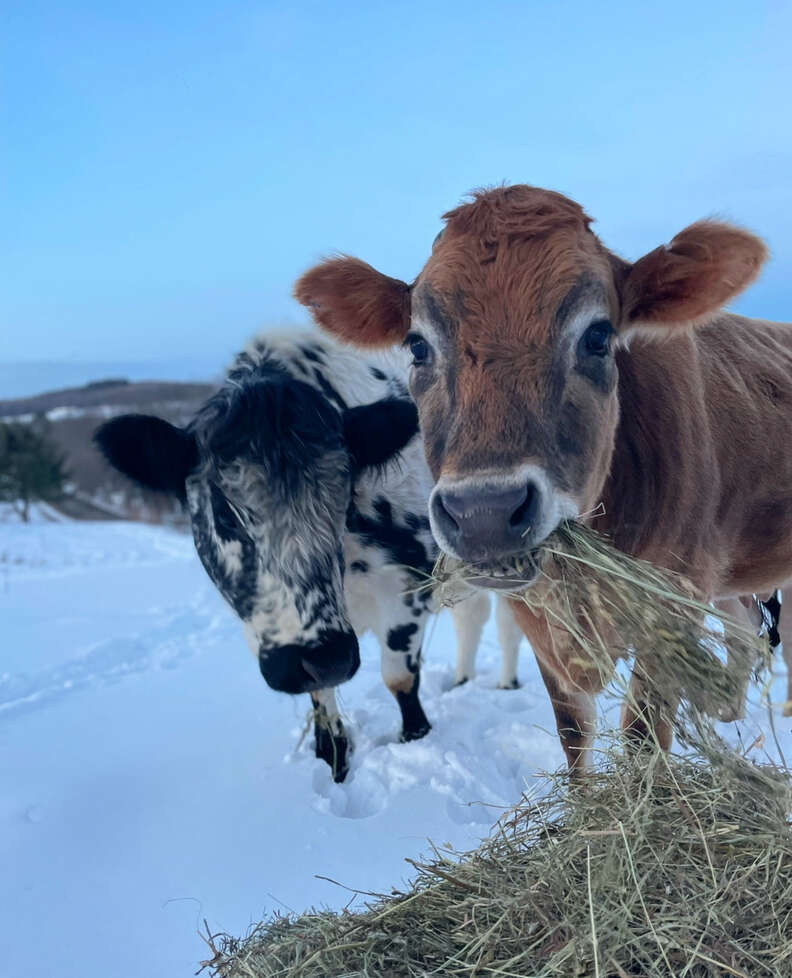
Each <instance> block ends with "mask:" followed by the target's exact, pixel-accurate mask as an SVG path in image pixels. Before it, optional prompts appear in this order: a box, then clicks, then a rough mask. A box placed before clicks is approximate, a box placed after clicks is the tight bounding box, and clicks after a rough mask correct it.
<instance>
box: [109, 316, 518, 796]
mask: <svg viewBox="0 0 792 978" xmlns="http://www.w3.org/2000/svg"><path fill="white" fill-rule="evenodd" d="M405 380H406V362H405V358H404V357H403V356H401V355H399V354H396V355H389V356H388V355H379V356H378V355H372V356H370V357H366V358H362V359H361V357H360V356H359V354H358V353H357V352H356V351H353V350H351V349H349V348H344V347H343V346H341V345H339V344H337V343H335V342H333V341H332V340H330V339H329V338H327V337H324V336H322V335H321V334H316V333H307V332H306V333H304V334H296V335H295V334H290V335H282V336H281V335H266V334H265V335H262V336H259V337H258V338H257V339H255V340H254V341H253V343H252V344H251V345H250V346H249V347H248V349H247V350H245V351H244V352H243V353H241V354H240V355H239V356H238V357H237V359H236V361H235V362H234V364H233V366H232V367H231V369H230V371H229V372H228V374H227V376H226V378H225V381H224V383H223V384H222V386H221V387H220V389H219V390H218V391H217V392H216V393H215V394H214V395H213V396H212V397H211V398H210V399H209V400H208V401H207V402H206V404H205V405H204V406H203V407H202V408H201V409H200V411H199V412H198V413H197V415H196V417H195V418H194V419H193V421H192V422H191V423H190V424H189V425H188V426H187V427H186V428H183V429H182V428H176V427H174V426H173V425H170V424H168V423H167V422H166V421H163V420H161V419H159V418H155V417H150V416H146V415H123V416H120V417H117V418H114V419H112V420H111V421H108V422H107V423H106V424H104V425H102V426H101V427H100V428H99V429H98V431H97V433H96V441H97V443H98V445H99V447H100V448H101V450H102V451H103V452H104V454H105V456H106V457H107V459H108V460H109V461H110V463H111V464H112V465H113V466H114V467H115V468H117V469H118V470H120V471H121V472H123V473H125V474H126V475H128V476H129V477H131V478H132V479H134V480H136V481H137V482H138V483H140V484H141V485H143V486H146V487H147V488H150V489H156V490H162V491H165V492H169V493H172V494H174V495H175V496H178V497H180V498H182V499H183V500H184V501H186V504H187V506H188V508H189V513H190V518H191V523H192V531H193V536H194V539H195V545H196V549H197V551H198V555H199V557H200V559H201V562H202V563H203V565H204V567H205V569H206V571H207V573H208V574H209V577H210V578H211V579H212V581H213V582H214V583H215V585H216V586H217V588H218V589H219V590H220V592H221V593H222V595H223V597H224V598H225V599H226V600H227V601H228V603H229V604H230V605H231V607H232V608H233V609H234V611H235V612H236V614H237V615H238V616H239V618H240V620H241V622H242V625H243V629H244V633H245V636H246V639H247V641H248V644H249V645H250V648H251V649H252V651H253V652H254V654H255V655H256V656H257V658H258V662H259V666H260V669H261V672H262V674H263V676H264V678H265V679H266V681H267V683H268V684H269V685H270V686H271V687H272V688H273V689H276V690H280V691H282V692H286V693H304V692H307V693H310V695H311V699H312V701H313V705H314V711H315V717H316V723H315V733H316V754H317V757H320V758H322V759H324V760H325V761H326V762H327V763H328V764H329V765H330V766H331V768H332V769H333V775H334V777H335V779H336V780H338V781H341V780H343V778H344V777H345V775H346V773H347V770H348V756H347V755H348V751H349V741H348V737H347V733H346V731H345V729H344V725H343V722H342V720H341V717H340V715H339V711H338V706H337V703H336V697H335V687H336V686H337V685H338V684H340V683H343V682H345V681H346V680H348V679H349V678H351V676H353V675H354V673H355V671H356V670H357V668H358V665H359V663H360V658H359V651H358V636H359V635H362V634H363V633H364V632H365V631H367V630H371V631H373V632H374V634H375V635H376V636H377V638H378V640H379V642H380V645H381V648H382V675H383V679H384V681H385V683H386V685H387V686H388V688H389V689H390V691H391V692H392V693H393V695H394V697H395V698H396V701H397V703H398V705H399V708H400V711H401V717H402V735H401V736H402V740H405V741H409V740H415V739H417V738H420V737H423V736H424V735H425V734H426V733H427V732H428V731H429V729H430V724H429V721H428V719H427V717H426V715H425V713H424V711H423V708H422V706H421V702H420V699H419V695H418V694H419V685H420V665H421V642H422V638H423V632H424V628H425V625H426V621H427V617H428V615H429V614H430V611H431V591H430V590H429V589H427V588H426V587H425V585H426V579H427V576H428V575H429V573H430V572H431V569H432V566H433V564H434V561H435V558H436V555H437V547H436V545H435V543H434V541H433V539H432V535H431V532H430V529H429V521H428V518H427V500H428V497H429V492H430V489H431V477H430V475H429V471H428V469H427V466H426V462H425V459H424V455H423V447H422V444H421V441H420V438H419V436H418V425H417V415H416V410H415V407H414V405H413V404H412V402H411V401H410V400H409V399H408V398H407V396H406V386H405ZM452 613H453V615H454V621H455V625H456V628H457V633H458V640H459V657H458V659H459V661H458V667H457V677H456V678H457V681H458V682H459V681H464V680H465V679H466V678H468V677H469V676H470V675H472V666H473V657H474V656H475V651H476V648H477V646H478V644H479V639H480V637H481V632H482V629H483V627H484V624H485V622H486V620H487V618H488V617H489V614H490V599H489V596H488V595H483V594H474V595H473V597H472V598H471V599H470V600H467V601H463V602H461V603H460V604H459V605H458V606H457V607H456V608H455V609H453V612H452ZM499 634H500V637H501V641H502V643H503V645H504V673H503V675H502V677H501V679H502V683H503V684H504V685H506V686H511V685H515V684H516V665H517V647H518V645H519V642H520V639H521V637H522V633H521V631H520V630H519V628H518V627H517V626H516V624H515V623H514V620H513V617H512V616H511V613H510V611H509V609H508V608H502V609H501V612H500V615H499Z"/></svg>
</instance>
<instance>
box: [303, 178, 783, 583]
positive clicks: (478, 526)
mask: <svg viewBox="0 0 792 978" xmlns="http://www.w3.org/2000/svg"><path fill="white" fill-rule="evenodd" d="M445 221H446V226H445V228H444V230H443V231H442V232H441V234H440V235H438V238H437V239H436V241H435V245H434V248H433V251H432V255H431V256H430V258H429V260H428V261H427V263H426V265H425V266H424V268H423V270H422V271H421V274H420V275H419V276H418V279H417V280H416V282H415V283H414V284H413V285H412V287H410V286H408V285H407V284H406V283H404V282H400V281H398V280H396V279H392V278H388V277H386V276H385V275H382V274H381V273H380V272H377V271H376V270H375V269H373V268H372V267H371V266H369V265H366V264H364V263H363V262H361V261H358V260H357V259H353V258H336V259H331V260H329V261H326V262H324V263H323V264H321V265H319V266H317V267H316V268H314V269H312V270H311V271H309V272H307V273H306V274H305V275H304V276H303V277H302V278H301V279H300V281H299V282H298V283H297V286H296V291H295V294H296V296H297V298H298V299H299V301H300V302H302V303H304V304H305V305H307V306H310V307H311V309H312V311H313V314H314V316H315V318H316V320H317V321H318V323H319V324H320V325H321V326H323V327H324V328H325V329H327V330H328V331H330V332H331V333H334V334H335V335H336V336H338V337H339V338H341V339H344V340H346V341H348V342H351V343H354V344H357V345H360V346H386V345H391V344H394V343H398V342H404V343H406V345H408V346H409V348H410V349H411V351H412V354H413V358H414V359H413V367H412V372H411V378H410V390H411V392H412V396H413V398H414V399H415V401H416V403H417V405H418V411H419V416H420V423H421V430H422V433H423V437H424V442H425V446H426V457H427V460H428V462H429V466H430V468H431V470H432V474H433V475H434V478H435V480H436V486H435V488H434V491H433V492H432V496H431V499H430V517H431V522H432V529H433V531H434V534H435V536H436V538H437V541H438V543H439V544H440V546H441V547H442V548H443V549H444V550H446V551H447V552H449V553H451V554H453V555H455V556H457V557H460V558H463V559H465V560H473V561H481V562H485V563H487V564H489V565H495V564H496V563H497V562H499V561H500V560H502V559H505V558H508V557H510V556H512V555H514V554H515V553H518V552H525V551H526V550H530V548H532V547H535V546H536V545H537V544H539V543H541V541H542V540H544V538H545V537H546V536H547V535H548V534H550V533H551V532H552V531H553V530H554V529H555V528H556V526H557V525H558V523H559V522H560V521H561V520H563V519H565V518H568V517H575V516H578V515H580V514H582V513H584V512H586V511H587V510H589V509H590V508H592V507H593V506H594V505H595V504H596V503H597V501H598V498H599V495H600V493H601V491H602V487H603V484H604V481H605V478H606V476H607V474H608V469H609V466H610V461H611V455H612V452H613V443H614V437H615V433H616V428H617V423H618V418H619V401H618V391H617V382H618V373H617V368H616V361H615V355H614V354H615V350H616V349H617V347H619V346H620V345H621V346H625V345H626V344H627V341H628V340H629V338H630V337H631V336H632V335H634V334H635V333H637V332H642V333H647V332H649V331H651V332H652V333H654V334H656V335H658V336H659V335H664V334H667V332H668V331H669V330H675V329H680V328H685V327H690V326H694V325H697V324H699V323H702V322H704V321H706V320H707V319H709V318H711V317H712V315H713V314H714V313H715V312H716V311H717V310H718V309H719V308H720V306H722V305H723V303H725V302H726V301H728V300H729V299H731V298H732V297H733V296H735V295H736V294H737V293H739V292H740V291H741V290H742V289H744V288H745V287H746V286H747V285H748V284H749V283H750V282H751V281H752V280H753V279H754V278H755V276H756V275H757V273H758V270H759V267H760V265H761V263H762V261H763V259H764V257H765V254H766V252H765V248H764V245H763V244H762V243H761V241H759V240H758V239H757V238H755V237H754V236H753V235H750V234H748V233H747V232H745V231H742V230H739V229H737V228H734V227H731V226H729V225H726V224H719V223H715V222H711V221H702V222H699V223H697V224H693V225H691V226H690V227H689V228H686V229H685V230H684V231H682V232H681V233H680V234H678V235H677V236H676V237H675V238H674V240H673V241H672V242H671V244H670V245H667V246H662V247H660V248H657V249H655V250H654V251H652V252H650V253H649V254H648V255H645V256H644V257H643V258H641V259H640V260H639V261H637V262H636V263H635V264H634V265H630V264H628V263H627V262H624V261H622V260H621V259H620V258H618V257H616V256H615V255H614V254H612V253H611V252H610V251H608V250H607V249H606V248H605V247H604V246H603V245H602V243H601V242H600V240H599V239H598V238H597V236H596V235H595V234H594V233H593V232H592V231H591V229H590V226H589V225H590V220H589V218H588V217H587V216H586V214H585V213H584V211H583V209H582V208H581V207H580V206H579V205H578V204H576V203H575V202H574V201H572V200H569V199H568V198H566V197H562V196H561V195H560V194H557V193H553V192H551V191H548V190H539V189H537V188H534V187H528V186H514V187H500V188H497V189H495V190H489V191H485V192H479V193H476V194H475V195H474V197H473V200H472V202H471V203H468V204H463V205H462V206H461V207H458V208H456V210H453V211H450V212H449V213H448V214H446V215H445ZM633 355H635V356H640V351H639V350H636V351H634V353H633Z"/></svg>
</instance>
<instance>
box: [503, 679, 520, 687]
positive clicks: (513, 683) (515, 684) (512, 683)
mask: <svg viewBox="0 0 792 978" xmlns="http://www.w3.org/2000/svg"><path fill="white" fill-rule="evenodd" d="M519 688H520V680H519V679H512V680H510V681H509V682H508V683H498V689H519Z"/></svg>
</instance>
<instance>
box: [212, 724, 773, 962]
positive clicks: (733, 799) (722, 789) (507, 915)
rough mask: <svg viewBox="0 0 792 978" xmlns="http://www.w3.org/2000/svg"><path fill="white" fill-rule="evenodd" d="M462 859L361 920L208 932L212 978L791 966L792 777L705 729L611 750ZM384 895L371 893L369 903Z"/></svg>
mask: <svg viewBox="0 0 792 978" xmlns="http://www.w3.org/2000/svg"><path fill="white" fill-rule="evenodd" d="M548 789H549V790H548V791H547V792H543V791H541V790H539V791H538V792H537V794H536V795H534V800H531V799H524V800H523V801H522V803H521V804H519V805H518V806H517V808H516V809H514V810H513V811H512V812H510V813H508V814H507V815H506V816H504V818H503V819H502V820H501V822H500V823H499V825H498V826H497V828H496V830H495V831H494V832H493V834H492V836H491V838H490V839H489V840H488V841H486V842H485V843H484V844H483V845H482V846H481V847H480V848H479V849H477V850H476V851H474V852H471V853H468V854H466V855H464V856H461V857H460V855H459V854H457V853H455V852H450V851H446V850H435V852H434V854H433V856H432V857H431V858H430V859H429V860H420V861H414V860H409V861H410V862H411V863H412V865H413V867H414V868H415V869H416V870H417V873H418V875H417V878H416V879H415V881H414V882H413V883H412V884H411V885H410V886H409V887H407V888H406V889H405V890H402V891H401V892H399V891H394V893H393V894H392V895H391V896H383V897H381V898H375V899H374V900H370V902H369V905H368V907H367V909H365V910H364V911H363V912H350V911H348V910H345V911H343V912H341V913H338V914H336V913H330V912H328V911H319V910H317V911H312V912H306V913H303V914H300V915H294V916H291V917H289V918H284V917H277V916H276V917H275V918H273V919H271V920H268V921H266V922H264V923H262V924H259V925H258V926H256V927H254V928H252V930H251V931H250V932H249V934H248V935H247V937H244V938H241V939H240V938H235V937H232V936H230V935H226V934H221V935H211V934H210V935H207V937H206V940H207V943H208V944H209V946H210V948H211V952H210V953H211V958H210V960H208V961H206V962H205V965H206V966H207V967H208V968H209V969H210V971H211V973H212V974H213V975H215V976H217V978H326V976H329V975H339V976H340V975H345V976H349V978H367V976H371V978H373V976H375V975H376V976H388V978H424V976H428V975H434V976H437V978H459V976H463V975H469V976H472V975H476V976H479V978H504V976H513V978H519V976H529V975H530V976H534V978H553V976H556V978H557V976H562V975H570V976H571V975H577V976H580V978H639V976H642V978H679V976H682V975H686V976H688V978H726V976H735V978H779V976H781V975H789V974H792V936H790V930H789V921H790V919H792V834H791V833H790V823H789V813H790V785H789V780H788V776H787V775H786V773H784V772H781V771H778V770H777V769H773V768H770V767H761V766H757V765H755V764H753V763H751V761H749V760H748V759H747V758H746V757H745V756H742V755H740V754H736V753H733V752H731V751H730V750H728V749H727V748H726V747H725V745H723V744H722V743H721V744H718V743H717V742H715V741H712V740H711V738H708V737H707V738H704V739H703V740H701V741H699V743H697V744H692V745H691V749H690V750H689V752H688V753H687V754H686V755H685V756H675V755H666V754H663V753H661V752H646V753H645V756H644V755H642V756H640V757H639V758H636V757H635V756H634V755H632V754H631V753H630V751H624V750H623V749H622V746H621V744H620V743H619V742H618V741H616V742H614V743H613V744H612V745H607V744H606V745H605V746H604V748H603V751H602V753H601V755H600V759H599V763H598V765H597V769H596V770H595V771H594V772H592V773H591V775H590V776H589V778H588V782H587V786H586V790H585V791H575V792H567V780H566V777H565V775H564V774H562V773H559V774H555V775H551V776H550V777H549V785H548ZM371 896H374V895H373V894H370V895H369V897H371Z"/></svg>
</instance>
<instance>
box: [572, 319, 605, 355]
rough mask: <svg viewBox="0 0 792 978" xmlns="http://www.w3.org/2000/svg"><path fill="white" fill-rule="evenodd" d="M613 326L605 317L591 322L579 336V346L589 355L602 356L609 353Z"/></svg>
mask: <svg viewBox="0 0 792 978" xmlns="http://www.w3.org/2000/svg"><path fill="white" fill-rule="evenodd" d="M612 335H613V326H611V324H610V323H609V322H608V320H607V319H601V320H599V321H598V322H596V323H592V324H591V325H590V326H589V328H588V329H587V330H586V332H585V333H584V334H583V335H582V336H581V338H580V348H581V351H582V352H583V353H585V354H586V355H588V356H590V357H604V356H607V354H608V353H610V341H611V336H612Z"/></svg>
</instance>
